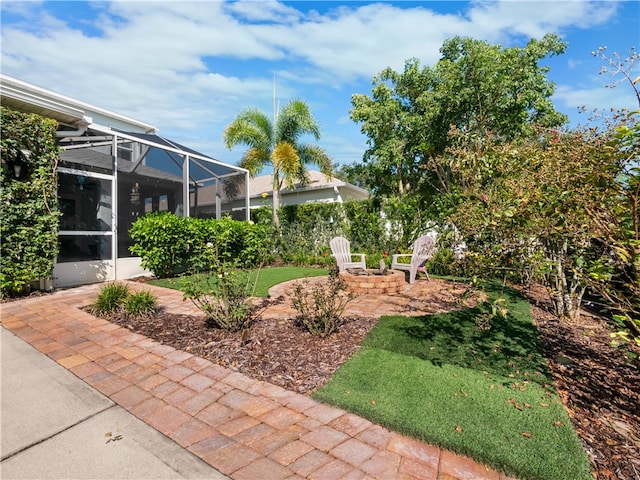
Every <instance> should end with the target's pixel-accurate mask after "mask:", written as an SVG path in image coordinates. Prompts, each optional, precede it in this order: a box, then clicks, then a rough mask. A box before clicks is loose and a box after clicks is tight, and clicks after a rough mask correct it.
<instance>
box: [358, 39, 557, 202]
mask: <svg viewBox="0 0 640 480" xmlns="http://www.w3.org/2000/svg"><path fill="white" fill-rule="evenodd" d="M565 48H566V44H565V43H564V42H562V41H561V40H560V39H559V38H558V37H557V36H556V35H545V36H544V37H543V38H542V39H541V40H535V39H533V40H530V41H529V42H528V44H527V45H526V47H524V48H519V47H514V48H503V47H501V46H500V45H490V44H488V43H487V42H484V41H479V40H473V39H471V38H461V37H455V38H452V39H450V40H447V41H446V42H445V43H444V44H443V46H442V48H441V50H440V52H441V54H442V57H441V58H440V60H439V61H438V62H437V63H436V65H434V66H433V67H428V66H427V67H421V66H420V64H419V61H418V60H416V59H411V60H408V61H407V62H406V63H405V68H404V71H403V72H402V73H398V72H395V71H393V70H392V69H390V68H387V69H385V70H383V71H382V72H381V73H380V74H379V75H377V76H376V77H374V79H373V89H372V95H371V97H369V96H367V95H362V94H356V95H353V97H352V100H351V102H352V105H353V108H352V109H351V111H350V115H351V119H352V120H353V121H355V122H358V123H361V124H362V127H361V130H362V132H363V133H364V134H365V135H367V136H368V137H369V140H368V144H369V149H368V150H367V151H366V153H365V156H364V161H365V162H368V163H369V164H370V165H375V166H377V167H378V168H377V171H378V172H380V171H381V172H384V174H385V175H387V176H389V175H391V176H392V177H393V179H394V183H395V185H396V193H398V194H399V195H404V194H406V193H407V191H410V190H416V189H422V190H423V191H424V192H425V193H427V194H432V195H433V194H437V195H441V194H451V193H452V192H453V191H454V188H455V186H456V185H457V183H456V182H457V180H456V179H455V178H453V177H452V173H453V172H452V170H451V164H450V162H451V160H452V159H451V157H450V156H449V155H446V150H447V148H448V147H449V146H451V144H452V140H453V139H452V138H451V136H450V130H451V127H454V128H457V129H458V130H460V131H462V132H465V133H466V134H467V140H473V143H474V146H475V147H476V148H481V146H482V143H483V141H484V138H485V137H486V136H487V135H493V136H494V138H499V139H501V140H503V141H511V140H514V139H517V138H522V137H526V136H528V135H531V134H532V133H533V131H534V129H533V126H534V125H538V126H543V127H547V128H552V127H555V126H558V125H562V124H563V123H565V122H566V121H567V117H566V116H565V115H562V114H560V113H558V112H557V111H556V110H555V108H554V107H553V104H552V102H551V100H550V99H551V96H552V94H553V92H554V88H555V86H554V84H553V83H552V82H550V81H549V80H548V79H547V77H546V74H547V72H548V70H549V69H548V67H543V66H540V65H539V62H540V61H541V60H542V59H544V58H545V57H548V56H551V55H558V54H561V53H563V52H564V50H565Z"/></svg>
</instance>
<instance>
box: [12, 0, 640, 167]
mask: <svg viewBox="0 0 640 480" xmlns="http://www.w3.org/2000/svg"><path fill="white" fill-rule="evenodd" d="M0 13H1V15H2V16H1V20H0V21H1V44H0V48H1V63H0V70H1V71H2V73H4V74H6V75H10V76H12V77H15V78H18V79H20V80H23V81H26V82H29V83H32V84H34V85H37V86H39V87H43V88H46V89H49V90H52V91H55V92H57V93H61V94H64V95H66V96H69V97H73V98H75V99H77V100H81V101H83V102H86V103H90V104H92V105H95V106H98V107H100V108H103V109H106V110H111V111H113V112H116V113H119V114H121V115H125V116H128V117H131V118H134V119H136V120H139V121H142V122H145V123H149V124H151V125H154V126H156V127H157V128H158V129H159V131H158V134H160V135H162V136H164V137H167V138H169V139H171V140H173V141H176V142H178V143H181V144H183V145H185V146H188V147H190V148H193V149H195V150H198V151H200V152H202V153H204V154H206V155H209V156H211V157H213V158H216V159H218V160H221V161H224V162H228V163H233V164H236V163H237V162H238V161H239V160H240V158H241V157H242V154H243V153H244V151H245V147H243V146H237V147H235V148H234V149H232V150H228V149H227V148H226V147H225V146H224V143H223V139H222V134H223V131H224V128H225V126H226V125H228V124H229V123H230V122H231V121H232V120H233V118H234V117H235V116H236V115H237V114H238V113H239V112H240V111H241V110H244V109H246V108H258V109H260V110H262V111H264V112H265V113H267V114H269V115H270V116H271V115H272V114H273V110H274V103H275V105H276V108H277V107H278V106H280V105H283V104H284V103H286V102H287V101H289V100H291V99H293V98H299V99H302V100H304V101H305V102H307V104H309V106H310V108H311V112H312V114H313V115H314V116H315V118H316V119H317V120H318V122H319V124H320V129H321V138H320V140H319V141H318V142H317V143H318V144H319V145H320V146H322V147H323V148H324V149H325V150H326V151H327V153H328V154H329V155H330V156H331V157H332V158H333V160H334V163H335V165H336V166H341V165H345V164H353V163H357V162H360V161H362V156H363V153H364V151H365V150H366V148H367V146H366V140H367V138H366V137H365V136H364V135H363V134H362V133H361V132H360V125H358V124H356V123H354V122H353V121H352V120H350V118H349V110H350V109H351V108H352V105H351V96H352V95H353V94H356V93H360V94H369V95H370V94H371V88H372V80H373V77H374V76H375V75H376V74H378V73H379V72H381V71H382V70H383V69H384V68H386V67H391V68H393V69H394V70H396V71H402V70H403V67H404V64H405V61H406V60H407V59H410V58H417V59H419V61H420V63H421V64H422V65H433V64H435V63H436V62H437V60H438V58H439V56H440V53H439V49H440V47H441V46H442V43H443V42H444V41H445V40H446V39H448V38H451V37H453V36H456V35H458V36H466V37H472V38H475V39H479V40H485V41H487V42H490V43H492V44H500V45H502V46H503V47H515V46H518V47H524V46H525V45H526V43H527V42H528V41H529V40H530V39H531V38H541V37H542V36H543V35H544V34H545V33H557V34H558V35H560V36H561V38H562V39H563V40H564V41H566V42H567V43H568V48H567V51H566V53H565V54H563V55H561V56H559V57H554V58H552V59H549V60H545V62H544V64H545V65H548V66H549V67H550V68H551V70H550V72H549V74H548V77H549V79H550V80H552V81H553V82H555V83H556V92H555V94H554V96H553V102H554V104H555V106H556V109H558V110H559V111H561V112H563V113H565V114H567V115H569V117H570V119H571V124H572V125H573V126H575V125H578V124H581V123H585V122H586V116H585V115H584V114H579V113H578V111H579V107H581V106H586V107H587V109H589V110H591V109H595V108H597V109H600V110H608V109H609V108H611V107H615V108H629V109H637V106H638V105H637V100H636V98H635V94H634V92H633V89H632V88H631V86H630V85H629V84H628V83H625V82H623V83H620V84H618V85H617V86H616V87H615V88H607V87H606V85H608V84H611V82H612V81H616V80H617V81H621V80H624V78H623V77H622V76H620V75H619V76H615V77H613V76H611V75H610V74H599V73H598V72H599V71H600V68H601V66H603V65H604V63H603V61H602V60H600V59H598V58H595V57H594V56H592V52H593V51H595V50H597V48H598V47H607V50H606V53H607V54H608V55H612V54H613V53H614V52H615V53H618V54H619V55H620V56H621V57H622V58H623V59H624V58H626V57H628V56H629V53H630V49H631V48H632V47H635V48H638V49H640V45H639V44H640V41H639V40H640V1H637V0H633V1H602V2H590V1H580V0H565V1H563V0H559V1H551V0H544V1H542V0H537V1H520V0H511V1H502V0H498V1H481V0H478V1H471V2H462V1H440V2H433V1H378V2H373V1H348V0H346V1H345V0H343V1H275V0H237V1H223V0H201V1H195V2H194V1H189V0H186V1H143V0H138V1H133V0H130V1H113V2H103V1H95V2H81V1H35V0H31V1H13V0H2V2H0ZM638 67H640V65H638ZM633 73H634V76H633V78H636V77H637V76H638V75H640V72H639V71H637V69H636V71H635V72H633ZM274 85H275V89H274ZM274 90H275V95H274ZM274 98H275V99H276V101H275V102H274ZM305 140H306V141H308V142H309V143H316V142H315V141H314V140H313V139H312V138H309V139H305Z"/></svg>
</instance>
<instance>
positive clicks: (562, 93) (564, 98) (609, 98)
mask: <svg viewBox="0 0 640 480" xmlns="http://www.w3.org/2000/svg"><path fill="white" fill-rule="evenodd" d="M553 98H554V100H555V101H557V102H559V103H560V104H561V105H562V106H564V107H565V108H564V109H563V110H567V111H570V110H574V111H576V110H577V109H579V108H581V107H585V108H586V110H588V111H592V110H595V109H597V110H599V111H601V112H607V111H609V110H610V109H612V108H613V109H629V110H633V109H637V108H638V101H637V99H636V98H635V95H634V94H633V92H632V91H631V89H630V88H628V87H627V86H626V85H618V86H617V87H616V88H606V87H605V86H604V85H599V86H594V87H591V88H576V87H575V86H573V85H558V87H557V88H556V92H555V94H554V96H553Z"/></svg>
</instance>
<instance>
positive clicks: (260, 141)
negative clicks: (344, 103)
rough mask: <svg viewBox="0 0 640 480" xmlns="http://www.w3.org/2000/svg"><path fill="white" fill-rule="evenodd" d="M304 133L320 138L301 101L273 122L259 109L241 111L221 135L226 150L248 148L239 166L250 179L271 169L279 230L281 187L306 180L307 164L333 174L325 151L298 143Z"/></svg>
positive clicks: (291, 105)
mask: <svg viewBox="0 0 640 480" xmlns="http://www.w3.org/2000/svg"><path fill="white" fill-rule="evenodd" d="M307 134H310V135H312V136H313V137H314V138H315V139H316V140H319V139H320V127H319V125H318V122H317V121H316V120H315V118H314V117H313V116H312V115H311V111H310V110H309V106H308V105H307V104H306V103H305V102H303V101H302V100H291V101H290V102H288V103H287V104H286V105H285V106H284V107H283V108H282V110H281V111H280V112H279V114H278V115H276V118H275V121H271V119H270V118H269V117H268V116H267V115H266V114H265V113H264V112H261V111H260V110H257V109H253V108H251V109H247V110H244V111H242V112H240V113H239V114H238V116H237V117H236V118H235V119H234V120H233V121H232V122H231V123H230V124H229V125H227V127H226V128H225V130H224V133H223V138H224V142H225V145H226V147H227V148H229V149H232V148H233V147H234V146H236V145H239V144H244V145H246V146H248V147H249V149H248V150H247V151H246V152H245V154H244V155H243V157H242V159H241V161H240V163H239V166H241V167H243V168H246V169H247V170H249V174H250V175H251V176H252V177H255V176H256V175H258V174H259V173H260V172H261V171H262V169H263V168H264V167H266V166H267V165H271V166H272V167H273V222H274V224H275V225H276V227H278V228H279V226H280V220H279V218H278V209H279V208H280V191H281V190H282V188H283V187H285V188H292V187H293V186H294V185H295V184H296V182H298V181H300V182H303V183H305V182H306V181H308V179H307V165H316V166H317V167H319V168H320V171H321V172H322V173H324V174H325V175H328V176H332V175H333V162H332V160H331V158H330V157H329V156H328V155H327V153H326V152H325V151H324V149H322V148H321V147H319V146H317V145H310V144H304V143H300V140H301V138H302V137H303V136H304V135H307Z"/></svg>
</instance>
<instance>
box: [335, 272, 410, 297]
mask: <svg viewBox="0 0 640 480" xmlns="http://www.w3.org/2000/svg"><path fill="white" fill-rule="evenodd" d="M367 272H368V273H369V274H368V275H358V274H355V273H350V272H348V271H344V272H340V277H341V278H342V279H343V280H344V281H345V283H346V284H347V290H348V291H350V292H353V293H357V294H371V295H386V294H390V293H398V292H399V291H400V290H402V288H404V286H405V285H406V281H405V279H404V276H405V275H404V272H403V271H400V270H387V273H386V275H381V274H378V275H376V274H374V273H373V272H374V270H367Z"/></svg>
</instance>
